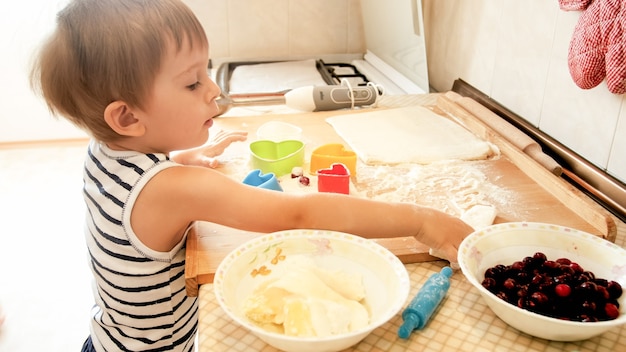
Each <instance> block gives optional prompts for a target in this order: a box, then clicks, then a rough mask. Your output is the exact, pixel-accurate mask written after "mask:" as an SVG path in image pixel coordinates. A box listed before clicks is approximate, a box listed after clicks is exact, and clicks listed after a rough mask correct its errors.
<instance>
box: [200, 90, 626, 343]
mask: <svg viewBox="0 0 626 352" xmlns="http://www.w3.org/2000/svg"><path fill="white" fill-rule="evenodd" d="M436 99H437V96H436V95H433V94H428V95H424V96H410V97H409V96H406V97H401V96H400V97H398V96H396V97H387V98H386V99H384V100H382V101H381V106H383V107H399V106H406V105H411V104H413V105H414V104H420V105H436ZM236 119H237V118H236V117H233V118H227V119H222V120H220V119H217V120H216V127H217V128H220V126H226V128H228V127H231V128H232V126H236V125H238V126H239V127H241V128H250V127H252V126H250V125H248V122H249V121H250V120H239V121H246V122H243V123H240V122H239V121H238V120H236ZM215 129H216V128H214V130H215ZM254 130H255V128H250V129H249V131H252V133H253V131H254ZM255 138H256V137H255V136H254V135H253V134H251V135H250V136H249V139H250V140H254V139H255ZM304 138H305V139H306V138H307V136H306V135H305V136H304ZM335 138H336V137H333V136H329V135H326V134H323V135H319V140H317V139H316V142H318V143H319V144H323V143H329V142H335V141H336V139H335ZM305 142H310V141H307V140H305ZM242 145H243V143H242V144H241V145H239V146H238V147H237V146H235V145H233V146H235V148H233V151H228V152H227V153H226V154H225V155H224V156H223V159H222V161H223V168H222V169H223V171H224V172H226V173H229V174H234V176H235V177H240V176H241V172H242V171H241V169H242V166H245V165H246V161H245V160H247V153H245V150H246V149H245V148H244V146H242ZM242 152H243V156H242ZM307 155H310V151H309V153H307ZM238 170H239V171H238ZM244 170H247V169H245V168H244ZM237 173H239V174H237ZM579 196H580V195H577V197H579ZM600 213H602V212H600ZM609 216H610V215H609ZM594 217H597V216H596V215H594ZM514 220H515V219H510V218H501V219H499V221H500V222H504V221H514ZM525 220H528V221H533V220H534V219H532V218H531V219H525ZM609 223H610V224H609V226H608V227H609V233H608V235H607V234H605V233H603V231H600V233H599V235H604V236H605V237H608V238H609V239H610V240H613V241H614V242H615V243H616V244H618V245H620V246H622V247H625V248H626V224H624V223H623V222H620V221H618V220H617V219H613V218H612V217H611V219H610V221H609ZM600 227H601V226H600ZM596 232H597V231H596ZM188 246H189V243H188ZM188 264H189V263H188ZM405 265H406V268H407V271H408V272H409V274H410V278H411V283H412V286H411V287H412V289H411V293H410V295H409V298H408V299H409V300H410V299H411V298H412V297H413V296H414V295H415V294H416V293H417V291H418V290H419V288H420V287H421V286H422V285H423V283H424V282H425V281H426V279H427V278H428V277H429V276H430V275H432V274H433V273H436V272H439V271H440V269H441V268H442V267H443V266H445V265H447V262H445V261H441V260H435V261H427V262H420V263H407V264H405ZM451 281H452V282H451V287H450V290H449V292H448V295H447V297H446V298H445V299H444V301H443V302H442V304H441V306H440V308H439V309H438V311H436V312H435V314H434V316H433V318H432V319H431V320H430V322H429V323H428V324H427V325H426V327H425V328H424V329H423V330H421V331H416V332H414V333H413V334H412V335H411V337H410V338H409V339H408V340H402V339H399V338H398V337H397V330H398V328H399V326H400V324H401V322H402V318H401V317H400V315H399V314H398V315H396V316H395V317H394V318H393V319H391V320H390V321H389V322H387V323H386V324H384V325H383V326H381V327H379V328H378V329H376V330H374V332H372V333H371V334H370V335H368V336H367V337H366V338H365V339H364V340H363V341H361V342H360V343H359V344H357V345H356V346H354V347H353V348H350V349H348V350H347V351H457V350H463V351H617V350H626V325H625V326H622V327H621V328H615V329H613V330H611V331H609V332H607V333H605V334H603V335H601V336H598V337H595V338H592V339H589V340H585V341H578V342H568V343H564V342H553V341H547V340H543V339H538V338H533V337H532V336H529V335H526V334H524V333H521V332H519V331H517V330H515V329H514V328H511V327H509V326H508V325H507V324H506V323H504V322H503V321H502V320H500V319H499V318H497V317H496V316H495V315H494V313H493V312H492V311H491V310H490V309H489V308H488V307H487V306H486V305H485V303H484V302H483V301H482V298H481V297H480V295H479V293H478V292H477V291H476V290H475V289H474V288H473V287H472V286H471V284H470V283H469V282H468V281H467V280H466V279H465V277H464V276H463V274H462V273H461V272H460V271H459V272H455V274H454V275H453V276H452V278H451ZM200 284H201V285H200V288H199V291H198V293H199V306H200V312H199V330H198V351H200V352H203V351H276V350H275V349H274V348H272V347H270V346H268V345H266V344H265V343H264V342H263V341H261V340H259V339H258V338H256V337H255V336H254V335H252V334H251V333H249V332H248V331H247V330H245V329H243V328H242V327H240V326H239V325H237V324H236V323H235V322H234V321H232V320H231V319H230V318H229V317H228V316H227V315H226V314H225V313H224V312H223V311H222V309H221V308H220V307H219V304H218V303H217V301H216V299H215V296H214V293H213V285H212V284H210V283H204V284H202V282H200ZM407 303H408V301H407Z"/></svg>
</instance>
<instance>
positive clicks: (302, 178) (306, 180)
mask: <svg viewBox="0 0 626 352" xmlns="http://www.w3.org/2000/svg"><path fill="white" fill-rule="evenodd" d="M298 181H299V182H300V183H301V184H302V185H304V186H308V185H309V183H311V180H309V178H308V177H306V176H304V175H302V176H300V178H298Z"/></svg>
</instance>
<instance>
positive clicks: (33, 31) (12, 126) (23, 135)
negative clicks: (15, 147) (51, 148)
mask: <svg viewBox="0 0 626 352" xmlns="http://www.w3.org/2000/svg"><path fill="white" fill-rule="evenodd" d="M67 1H68V0H21V1H9V2H7V1H5V2H3V4H2V5H1V6H0V47H1V48H2V55H0V143H4V142H15V141H32V140H49V139H73V138H85V137H86V135H85V133H83V132H82V131H80V130H79V129H77V128H75V127H74V126H72V125H71V124H70V123H68V122H66V121H65V120H61V119H56V118H53V117H52V116H51V115H50V113H49V112H48V109H47V107H46V106H45V104H44V102H43V100H42V99H40V98H39V97H37V96H35V95H34V94H33V92H32V91H31V89H30V86H29V83H28V70H29V65H30V62H31V59H32V55H33V51H34V50H35V49H36V48H37V47H38V44H39V42H40V41H41V40H42V39H43V38H44V37H45V36H46V35H47V34H48V33H49V31H50V30H51V29H52V28H53V25H54V17H55V14H56V12H57V11H58V10H59V9H60V8H61V7H62V6H63V4H65V3H66V2H67Z"/></svg>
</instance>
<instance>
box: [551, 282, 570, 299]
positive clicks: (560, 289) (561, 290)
mask: <svg viewBox="0 0 626 352" xmlns="http://www.w3.org/2000/svg"><path fill="white" fill-rule="evenodd" d="M554 293H556V294H557V296H559V297H567V296H569V295H570V293H572V288H571V287H569V285H568V284H558V285H556V287H555V288H554Z"/></svg>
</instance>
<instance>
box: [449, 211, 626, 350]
mask: <svg viewBox="0 0 626 352" xmlns="http://www.w3.org/2000/svg"><path fill="white" fill-rule="evenodd" d="M458 261H459V265H460V267H461V271H462V272H463V274H464V275H465V277H466V278H467V279H468V281H469V282H470V283H471V284H472V285H473V286H474V287H475V288H476V289H477V290H478V291H479V292H480V294H481V296H482V297H483V299H484V300H485V303H486V304H487V306H488V307H489V308H490V309H491V310H492V311H493V312H494V313H495V314H496V315H497V316H498V317H499V318H500V319H502V320H503V321H504V322H506V323H507V324H509V325H511V326H512V327H514V328H516V329H518V330H520V331H522V332H524V333H527V334H529V335H532V336H536V337H539V338H543V339H547V340H554V341H577V340H584V339H588V338H591V337H593V336H597V335H600V334H602V333H604V332H606V331H607V330H609V329H612V328H614V327H616V326H619V325H622V324H624V323H626V294H625V293H623V288H626V250H625V249H624V248H621V247H619V246H617V245H615V244H613V243H611V242H609V241H606V240H604V239H602V238H600V237H598V236H594V235H591V234H589V233H586V232H583V231H579V230H576V229H573V228H568V227H563V226H557V225H551V224H543V223H531V222H513V223H504V224H497V225H492V226H489V227H486V228H484V229H481V230H479V231H476V232H474V233H472V234H470V235H469V236H468V237H466V238H465V240H464V241H463V242H462V243H461V246H460V248H459V257H458Z"/></svg>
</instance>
